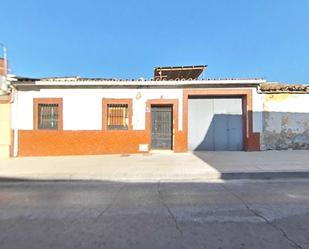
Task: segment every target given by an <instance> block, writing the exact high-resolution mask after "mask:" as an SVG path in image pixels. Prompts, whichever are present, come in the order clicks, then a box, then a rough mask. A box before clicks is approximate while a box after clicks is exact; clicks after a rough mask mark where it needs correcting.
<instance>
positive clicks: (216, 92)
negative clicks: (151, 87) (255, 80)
mask: <svg viewBox="0 0 309 249" xmlns="http://www.w3.org/2000/svg"><path fill="white" fill-rule="evenodd" d="M253 90H255V88H249V89H237V88H229V89H222V88H221V89H215V88H209V89H205V88H204V89H185V90H184V92H183V113H184V115H183V130H184V132H185V134H186V135H185V136H186V141H185V144H186V147H187V150H188V149H189V148H188V140H189V137H188V102H189V101H188V99H189V97H190V96H194V97H203V96H205V97H210V96H220V97H224V96H226V97H233V96H240V97H242V99H243V101H242V108H243V144H244V150H245V151H259V150H260V133H259V132H253V109H252V106H253V101H252V91H253Z"/></svg>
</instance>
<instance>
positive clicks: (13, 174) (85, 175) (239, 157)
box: [0, 150, 309, 182]
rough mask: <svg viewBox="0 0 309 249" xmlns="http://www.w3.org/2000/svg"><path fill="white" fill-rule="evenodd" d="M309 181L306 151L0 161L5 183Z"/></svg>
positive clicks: (308, 153) (155, 154) (31, 158)
mask: <svg viewBox="0 0 309 249" xmlns="http://www.w3.org/2000/svg"><path fill="white" fill-rule="evenodd" d="M244 178H245V179H252V178H255V179H278V178H308V179H309V152H308V151H305V150H303V151H301V150H299V151H267V152H265V151H264V152H243V151H238V152H194V153H171V152H169V153H168V152H167V153H166V152H165V153H162V152H159V153H147V154H135V155H102V156H66V157H64V156H62V157H20V158H10V159H0V181H1V180H102V181H132V182H143V181H147V182H149V181H153V182H156V181H158V180H160V179H161V180H164V181H168V180H171V181H174V180H178V181H184V180H185V181H190V180H202V181H205V180H218V179H223V180H226V179H244Z"/></svg>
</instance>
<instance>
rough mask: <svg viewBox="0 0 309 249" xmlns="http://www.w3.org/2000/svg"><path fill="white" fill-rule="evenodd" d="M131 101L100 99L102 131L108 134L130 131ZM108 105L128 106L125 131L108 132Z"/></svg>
mask: <svg viewBox="0 0 309 249" xmlns="http://www.w3.org/2000/svg"><path fill="white" fill-rule="evenodd" d="M132 103H133V101H132V99H108V98H103V99H102V130H104V131H108V132H115V131H116V132H126V131H128V130H132V116H133V110H132ZM108 104H124V105H128V118H129V126H128V129H127V130H108V129H107V105H108Z"/></svg>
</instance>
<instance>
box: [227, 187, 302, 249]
mask: <svg viewBox="0 0 309 249" xmlns="http://www.w3.org/2000/svg"><path fill="white" fill-rule="evenodd" d="M222 187H223V188H224V189H225V190H226V191H227V192H228V193H230V194H231V195H233V196H234V197H235V198H237V199H238V200H239V201H240V202H241V203H242V204H243V205H244V206H245V207H246V209H247V210H248V211H249V212H251V213H253V214H254V215H255V216H257V217H259V218H261V219H262V220H264V222H265V223H266V224H268V225H270V226H271V227H273V228H274V229H275V230H277V231H278V232H280V233H281V234H282V236H283V237H284V238H285V239H286V240H288V241H289V242H290V243H291V244H292V245H293V246H294V247H295V248H298V249H303V247H302V246H300V245H299V244H298V243H296V242H295V241H294V240H293V239H291V238H290V237H289V236H288V235H287V233H286V232H285V231H284V230H283V229H282V228H280V227H277V226H276V225H275V224H273V223H272V222H271V221H269V220H268V219H267V218H266V217H265V216H263V215H262V214H260V213H258V212H257V211H255V210H254V209H253V208H251V207H250V206H249V204H248V203H247V202H246V201H245V200H243V199H242V198H241V197H240V196H239V195H237V194H236V193H234V192H233V191H232V190H230V189H228V188H227V187H226V186H224V184H222Z"/></svg>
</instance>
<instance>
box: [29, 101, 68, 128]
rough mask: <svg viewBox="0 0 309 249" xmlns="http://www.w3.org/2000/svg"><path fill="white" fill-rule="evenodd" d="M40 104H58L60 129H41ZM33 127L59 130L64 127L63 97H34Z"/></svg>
mask: <svg viewBox="0 0 309 249" xmlns="http://www.w3.org/2000/svg"><path fill="white" fill-rule="evenodd" d="M39 104H58V129H39V127H38V121H39ZM33 129H34V130H42V131H59V130H62V129H63V101H62V98H35V99H33Z"/></svg>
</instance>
